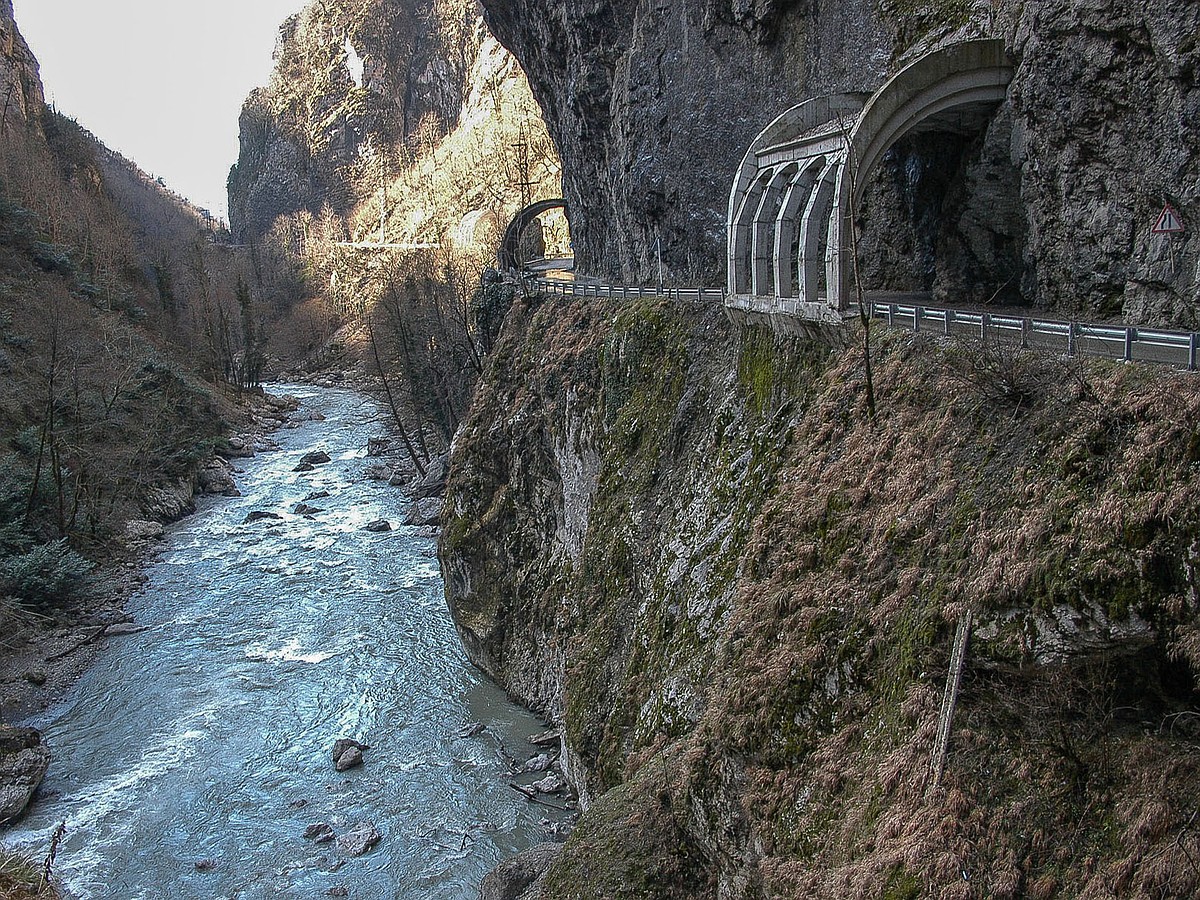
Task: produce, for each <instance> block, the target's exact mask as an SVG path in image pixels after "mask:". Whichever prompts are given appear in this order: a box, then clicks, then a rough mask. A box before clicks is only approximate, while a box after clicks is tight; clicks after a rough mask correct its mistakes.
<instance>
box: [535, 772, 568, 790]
mask: <svg viewBox="0 0 1200 900" xmlns="http://www.w3.org/2000/svg"><path fill="white" fill-rule="evenodd" d="M531 787H533V789H534V790H536V791H537V792H538V793H540V794H561V793H562V792H563V791H564V790H566V788H567V783H566V781H564V780H563V778H562V776H561V775H559V774H558V773H557V772H551V773H550V774H549V775H547V776H546V777H545V778H543V779H542V780H541V781H535V782H534V783H533V784H532V785H531Z"/></svg>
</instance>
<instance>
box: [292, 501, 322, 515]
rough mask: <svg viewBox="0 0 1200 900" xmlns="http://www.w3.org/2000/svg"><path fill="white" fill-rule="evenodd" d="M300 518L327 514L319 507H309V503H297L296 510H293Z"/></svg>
mask: <svg viewBox="0 0 1200 900" xmlns="http://www.w3.org/2000/svg"><path fill="white" fill-rule="evenodd" d="M292 512H294V513H295V514H296V515H298V516H315V515H316V514H317V513H319V512H325V510H323V509H321V507H319V506H309V505H308V504H307V503H297V504H296V508H295V509H293V510H292Z"/></svg>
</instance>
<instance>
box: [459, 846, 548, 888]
mask: <svg viewBox="0 0 1200 900" xmlns="http://www.w3.org/2000/svg"><path fill="white" fill-rule="evenodd" d="M561 850H562V844H538V845H537V846H536V847H530V848H529V849H528V850H526V851H525V852H524V853H521V854H518V855H517V856H515V857H513V858H512V859H508V860H505V861H504V862H502V863H500V865H498V866H496V868H494V869H492V871H490V872H488V873H487V875H485V876H484V877H483V884H481V885H480V886H479V900H521V898H522V897H524V896H530V895H532V896H536V895H537V892H536V891H530V890H529V888H530V886H531V885H533V884H534V883H535V882H537V881H538V879H540V878H541V877H542V876H543V875H545V874H546V872H547V871H549V869H550V865H551V864H552V863H553V862H554V858H555V857H556V856H558V854H559V851H561Z"/></svg>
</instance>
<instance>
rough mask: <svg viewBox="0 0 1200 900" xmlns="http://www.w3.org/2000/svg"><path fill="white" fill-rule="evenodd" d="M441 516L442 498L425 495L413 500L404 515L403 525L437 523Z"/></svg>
mask: <svg viewBox="0 0 1200 900" xmlns="http://www.w3.org/2000/svg"><path fill="white" fill-rule="evenodd" d="M441 518H442V500H441V498H440V497H426V498H424V499H423V500H414V501H413V503H412V506H410V507H409V509H408V515H407V516H405V517H404V524H405V525H437V524H438V522H440V521H441Z"/></svg>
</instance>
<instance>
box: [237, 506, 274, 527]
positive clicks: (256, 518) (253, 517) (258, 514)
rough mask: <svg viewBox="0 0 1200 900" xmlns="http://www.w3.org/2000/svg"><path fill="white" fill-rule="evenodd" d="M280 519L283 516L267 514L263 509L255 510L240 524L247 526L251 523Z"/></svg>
mask: <svg viewBox="0 0 1200 900" xmlns="http://www.w3.org/2000/svg"><path fill="white" fill-rule="evenodd" d="M282 518H283V516H281V515H279V513H273V512H267V511H266V510H265V509H256V510H254V512H252V513H250V514H249V515H248V516H246V518H244V519H242V524H243V525H249V524H250V523H251V522H261V521H263V520H264V519H271V520H273V519H282Z"/></svg>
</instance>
